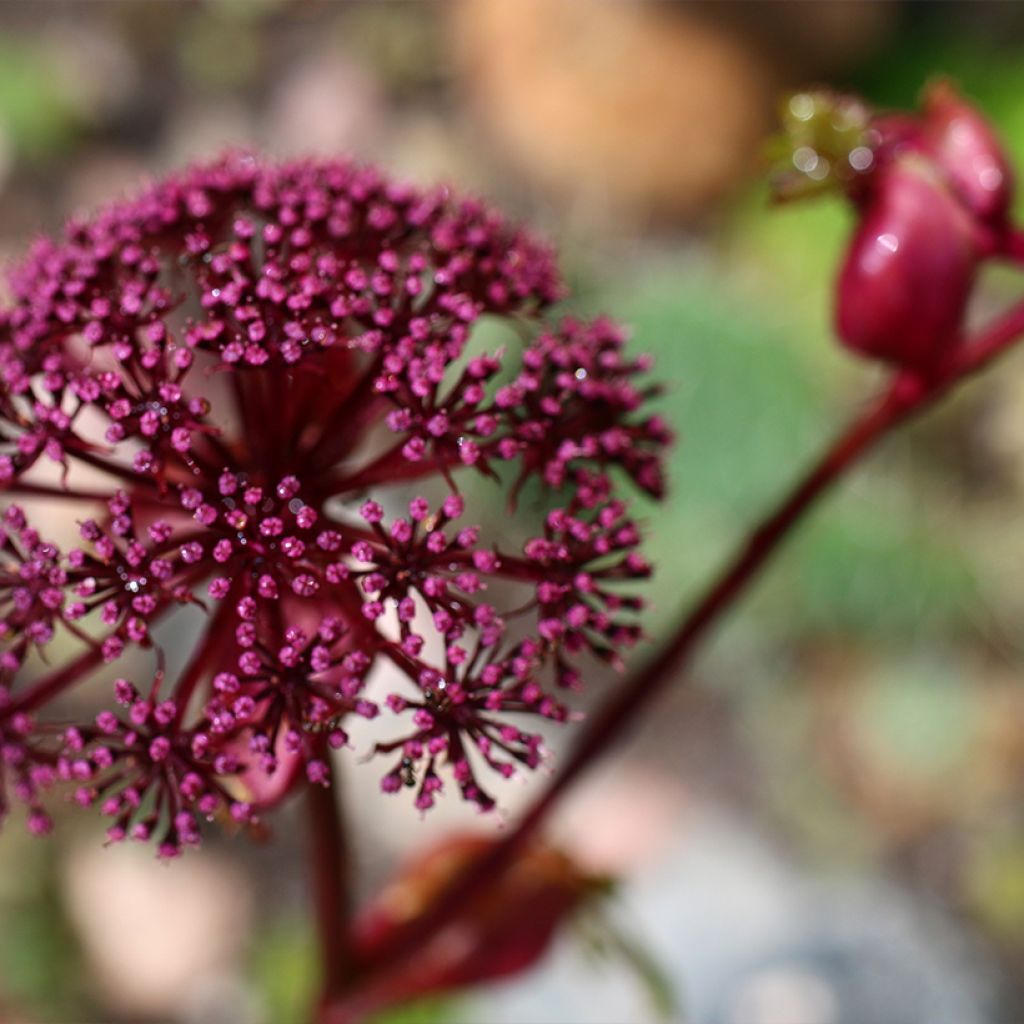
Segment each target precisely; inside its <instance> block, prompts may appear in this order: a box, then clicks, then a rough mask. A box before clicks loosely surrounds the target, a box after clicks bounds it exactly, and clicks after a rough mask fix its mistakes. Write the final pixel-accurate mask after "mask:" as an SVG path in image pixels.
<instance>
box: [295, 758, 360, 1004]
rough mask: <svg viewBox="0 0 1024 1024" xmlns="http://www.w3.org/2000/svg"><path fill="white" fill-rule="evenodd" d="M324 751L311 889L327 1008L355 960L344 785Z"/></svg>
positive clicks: (310, 801)
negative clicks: (325, 780)
mask: <svg viewBox="0 0 1024 1024" xmlns="http://www.w3.org/2000/svg"><path fill="white" fill-rule="evenodd" d="M321 746H322V747H323V749H322V750H320V751H318V755H317V756H318V757H321V758H322V759H323V760H324V761H325V762H326V763H327V765H328V766H329V768H330V772H331V780H330V782H331V784H330V786H329V787H328V786H321V785H313V784H310V785H308V786H307V787H306V789H307V794H306V802H307V807H308V810H309V849H310V879H309V882H310V890H311V893H312V897H313V905H314V912H315V914H316V923H317V935H318V937H319V940H320V941H319V946H320V956H321V971H322V981H321V992H322V1007H323V1009H324V1011H325V1012H326V1007H327V1006H328V1004H329V1003H330V1002H331V1001H332V1000H333V999H335V998H336V997H337V996H338V995H339V994H340V993H341V992H343V991H345V989H346V987H347V986H348V985H349V983H350V981H351V980H352V972H353V967H354V961H353V957H352V949H351V943H350V939H349V934H350V923H351V893H350V892H349V877H348V876H349V850H348V845H347V843H346V841H345V835H344V832H343V830H342V817H341V813H340V809H339V807H338V798H339V796H340V792H339V791H340V786H339V784H338V778H337V772H336V771H335V768H334V763H333V760H332V758H331V756H330V750H329V749H328V747H327V744H326V743H321Z"/></svg>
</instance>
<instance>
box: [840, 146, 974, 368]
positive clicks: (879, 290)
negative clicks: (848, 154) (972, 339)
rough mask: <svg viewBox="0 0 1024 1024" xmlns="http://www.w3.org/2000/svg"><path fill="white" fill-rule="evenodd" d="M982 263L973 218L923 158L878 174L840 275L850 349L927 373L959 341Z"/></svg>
mask: <svg viewBox="0 0 1024 1024" xmlns="http://www.w3.org/2000/svg"><path fill="white" fill-rule="evenodd" d="M978 259H979V254H978V249H977V245H976V242H975V229H974V226H973V224H972V222H971V218H970V215H969V214H968V212H967V211H966V210H965V209H964V207H963V206H962V205H961V204H960V202H959V201H958V200H957V198H956V197H955V196H954V195H953V194H952V193H951V191H950V190H949V188H948V187H947V186H946V185H945V183H944V182H943V181H942V180H941V179H939V178H938V177H937V175H936V174H935V172H934V171H933V170H932V169H931V168H930V167H929V166H928V165H927V164H926V163H924V162H923V161H922V160H920V159H919V158H918V157H916V156H907V157H904V158H901V159H899V160H897V161H895V162H893V163H892V164H890V165H889V166H888V167H886V168H884V169H883V170H882V171H880V173H879V177H878V180H877V182H876V183H875V185H874V187H873V189H872V191H871V193H870V196H869V197H868V198H867V200H866V202H865V205H864V208H863V213H862V218H861V223H860V226H859V227H858V229H857V232H856V235H855V236H854V239H853V242H852V244H851V246H850V249H849V251H848V253H847V256H846V260H845V262H844V264H843V267H842V270H841V272H840V275H839V282H838V298H837V304H836V324H837V330H838V333H839V337H840V339H841V341H842V343H843V344H844V345H846V347H847V348H850V349H853V350H854V351H855V352H859V353H860V354H861V355H865V356H869V357H871V358H874V359H880V360H882V361H883V362H887V363H892V364H894V365H896V366H900V367H907V368H913V369H917V370H922V371H927V370H929V369H932V368H934V367H936V366H937V365H938V364H939V363H940V362H941V361H942V359H943V358H944V357H945V356H946V355H947V354H948V353H949V351H950V350H951V348H953V347H954V346H955V345H956V344H957V342H958V340H959V334H960V330H961V327H962V324H963V318H964V312H965V309H966V306H967V300H968V297H969V295H970V292H971V287H972V285H973V283H974V275H975V270H976V268H977V264H978Z"/></svg>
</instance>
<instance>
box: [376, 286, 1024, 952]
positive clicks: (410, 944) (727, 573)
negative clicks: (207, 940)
mask: <svg viewBox="0 0 1024 1024" xmlns="http://www.w3.org/2000/svg"><path fill="white" fill-rule="evenodd" d="M1022 333H1024V303H1022V304H1020V305H1018V306H1015V307H1013V308H1012V309H1011V310H1010V311H1009V312H1007V313H1006V314H1005V315H1004V316H1002V317H1001V318H999V319H998V320H997V321H995V322H994V323H993V324H992V325H991V326H990V327H989V328H988V329H986V330H985V331H984V332H982V333H981V334H979V335H978V336H977V337H976V338H975V339H974V341H973V342H972V343H971V344H969V345H967V346H965V347H963V348H961V349H960V350H959V351H958V352H957V354H956V355H955V356H954V357H953V358H952V360H951V361H950V362H949V363H948V364H947V365H946V366H944V367H943V368H942V369H941V371H939V372H937V373H936V374H935V375H934V376H933V377H931V378H928V379H923V378H919V377H915V376H911V375H909V374H902V375H898V376H897V377H895V378H894V379H893V382H892V384H891V386H890V388H889V389H888V391H887V392H886V393H885V394H884V395H883V396H882V397H881V398H880V399H879V400H878V401H876V402H875V403H874V404H873V405H871V406H869V407H868V408H867V409H866V410H865V411H864V412H862V413H861V414H860V415H859V416H857V417H856V418H855V419H854V420H853V422H852V423H851V424H850V425H849V426H848V427H847V429H846V430H844V431H843V432H842V433H841V434H840V435H839V437H838V438H837V439H836V440H835V441H834V442H833V443H832V444H831V445H829V447H828V448H827V449H826V451H825V453H824V455H823V456H822V457H821V458H820V459H819V460H818V461H817V462H816V463H815V464H814V465H813V466H812V467H811V469H810V470H809V472H807V473H806V474H805V475H804V476H803V477H802V478H801V479H800V480H799V481H798V482H797V484H796V486H795V487H794V488H793V489H792V490H791V491H790V492H789V493H788V494H787V496H786V497H785V498H784V499H783V501H782V502H781V503H780V504H779V505H778V506H777V507H776V508H775V510H773V511H772V512H771V513H770V514H769V515H768V516H767V517H766V518H764V519H763V520H762V521H761V522H760V523H759V524H757V525H756V526H755V528H754V529H753V530H752V531H751V532H750V533H749V534H748V536H747V537H746V539H745V540H744V541H743V542H742V543H741V544H740V545H739V547H738V548H737V550H736V552H735V553H734V555H733V556H732V558H730V559H729V560H728V562H727V563H726V565H725V568H724V569H723V570H722V572H721V573H719V575H718V576H717V577H716V578H715V580H714V581H713V582H712V583H711V585H710V586H709V588H708V589H707V590H706V591H705V592H704V593H703V594H702V595H701V596H700V597H699V598H698V599H697V601H696V602H695V603H694V604H693V605H692V606H691V608H690V609H689V611H687V612H685V613H684V614H683V615H682V616H681V618H680V620H679V623H678V625H677V627H676V629H675V631H674V633H673V634H672V637H671V639H670V640H669V642H668V643H667V644H666V646H665V647H664V648H663V649H662V650H661V652H660V653H659V654H658V656H657V657H656V658H655V659H654V660H653V661H652V662H651V663H650V664H649V665H647V666H646V667H645V668H644V669H643V670H641V671H640V672H639V674H637V675H636V676H634V677H633V678H632V679H631V680H630V681H629V682H628V683H627V684H626V685H625V686H623V688H622V689H621V690H619V691H618V693H617V694H616V695H615V696H613V697H612V699H611V700H610V701H609V702H608V703H607V704H606V705H605V706H604V708H603V709H602V710H600V711H599V712H598V713H597V715H596V716H595V717H594V718H592V719H591V720H590V722H589V723H588V725H587V726H586V728H585V730H584V732H583V734H582V736H581V738H580V740H579V742H578V743H577V745H576V747H575V748H574V749H573V751H572V753H571V754H570V756H569V758H568V760H567V761H566V762H565V763H564V764H563V765H562V766H561V770H560V772H559V774H558V775H557V776H556V777H555V779H554V781H553V782H552V783H551V784H550V785H549V786H548V788H547V790H546V791H545V792H544V793H542V794H541V796H540V797H539V798H538V799H537V800H536V801H535V802H534V804H533V805H532V806H531V807H530V808H529V809H528V811H527V812H526V814H525V815H524V816H523V817H522V818H521V819H520V821H519V822H518V824H517V825H516V827H515V828H513V829H512V830H511V831H510V832H509V833H508V835H506V836H505V837H504V838H503V839H502V840H501V841H500V842H499V843H497V844H496V845H495V846H494V847H493V848H492V849H491V851H490V852H489V853H488V855H487V856H486V857H483V858H481V859H480V860H479V861H477V862H475V863H474V864H472V865H471V866H470V867H468V868H467V869H466V871H464V872H463V873H461V874H459V875H457V876H456V877H455V878H454V879H453V880H452V882H451V883H450V884H449V885H448V886H447V888H446V889H445V890H444V891H443V892H442V893H440V894H438V896H437V898H436V899H435V900H434V901H433V903H432V904H431V907H430V908H429V909H428V910H427V911H426V912H425V913H424V914H422V915H421V916H420V917H418V918H416V919H414V920H413V921H411V922H410V923H409V924H408V925H407V926H406V927H404V928H403V929H400V930H398V931H397V932H396V933H395V934H394V935H393V936H392V937H391V939H390V940H389V941H388V942H387V943H385V944H383V945H382V946H381V947H380V948H379V949H378V950H375V952H374V957H373V961H372V963H368V964H366V965H364V969H365V970H370V971H373V972H377V971H380V970H382V969H385V968H386V969H388V970H392V969H394V968H395V967H396V966H397V965H398V964H399V963H401V962H402V961H404V960H405V959H406V958H407V957H408V956H410V955H411V954H413V953H415V952H416V951H417V950H418V949H420V948H421V946H422V945H423V944H424V943H425V942H427V941H429V940H430V939H431V938H432V937H433V936H434V935H436V934H437V933H438V931H439V930H440V929H441V928H442V927H443V926H444V925H445V924H447V923H448V922H450V921H451V920H453V919H454V918H455V917H456V915H457V914H458V913H460V912H461V911H462V910H463V909H464V908H465V907H466V905H467V904H468V903H469V901H470V900H471V899H472V898H473V897H474V896H475V895H476V894H477V893H478V892H479V891H480V890H481V889H482V888H483V887H484V886H485V885H486V884H488V883H489V882H493V880H494V878H495V877H496V876H497V875H498V874H500V873H501V872H502V871H503V870H505V869H506V868H507V867H508V866H509V864H510V863H511V862H512V860H513V858H514V857H515V854H516V853H517V852H518V850H519V849H520V848H521V846H522V845H523V843H524V842H525V841H526V840H527V839H528V838H530V837H531V836H532V835H533V834H534V833H535V832H536V831H537V830H538V828H539V827H540V825H541V824H542V822H543V821H544V820H545V818H546V817H547V815H548V813H549V812H550V810H551V808H552V807H553V806H554V805H555V803H556V802H557V800H558V799H559V797H560V796H561V795H562V794H563V793H564V792H565V791H566V790H567V789H568V788H569V786H570V785H571V784H572V783H573V782H574V781H575V780H576V779H577V778H578V777H579V776H580V775H581V774H582V773H583V772H584V771H585V770H586V768H587V767H589V765H590V764H591V762H592V761H594V759H595V758H596V757H597V756H598V755H602V754H604V753H605V752H606V751H607V750H608V748H609V747H610V746H611V745H612V744H613V743H614V742H616V741H618V740H619V739H621V738H622V736H623V735H624V734H625V733H626V732H627V730H628V729H629V727H630V726H632V724H633V723H634V721H635V720H636V719H637V718H638V717H639V715H640V714H641V712H642V711H645V710H646V709H647V707H648V706H649V704H650V703H651V701H652V700H653V699H654V697H656V696H657V695H658V694H659V693H660V692H661V691H662V690H663V689H664V688H665V687H666V686H667V685H668V684H669V683H670V682H672V681H678V673H679V671H680V670H681V669H682V668H683V667H684V666H685V665H686V664H687V662H688V661H689V659H690V657H691V656H692V655H693V653H694V651H695V649H696V648H697V646H698V644H699V642H700V641H701V640H702V639H704V638H705V637H706V636H707V635H708V633H709V631H710V629H711V627H712V626H714V625H715V624H716V623H717V622H718V621H719V619H720V618H721V617H722V615H723V613H724V612H726V611H727V610H728V609H730V608H731V607H732V606H733V604H734V603H735V601H736V600H737V599H738V598H739V597H740V596H741V595H742V594H743V593H744V592H745V591H746V589H747V588H748V586H749V585H750V583H751V582H753V580H754V579H755V578H756V576H757V574H758V573H759V571H760V570H761V569H762V568H763V567H764V565H765V564H766V563H767V562H768V561H769V559H770V558H771V556H772V555H773V554H774V553H775V552H776V551H777V550H778V549H779V547H780V545H781V543H782V541H783V540H784V539H785V538H786V537H787V536H789V533H790V531H791V530H792V529H793V527H794V526H796V524H797V523H798V522H799V521H800V520H801V519H802V518H803V517H804V515H805V514H806V513H807V512H808V510H809V509H810V508H811V507H812V506H813V505H814V504H815V502H816V501H817V500H818V499H819V498H820V497H821V496H822V495H823V494H824V493H826V492H827V491H828V489H829V488H830V487H831V486H832V485H833V484H834V483H835V482H836V481H837V480H839V479H840V478H841V477H842V475H843V474H844V473H845V472H846V471H847V470H848V469H850V467H851V466H853V465H854V464H855V463H857V462H858V461H859V460H860V459H861V458H862V457H863V456H864V455H865V454H866V453H867V452H869V451H870V450H871V449H872V448H873V447H874V446H875V445H876V444H877V443H878V442H879V441H880V440H881V439H882V438H883V437H884V436H886V435H887V434H888V433H889V432H890V431H891V430H892V429H894V428H895V427H897V426H899V425H900V424H902V423H904V422H905V421H906V420H907V419H909V418H910V417H911V416H912V415H914V414H915V413H917V412H919V411H921V410H922V409H923V408H925V407H927V406H929V405H932V404H933V403H934V402H935V401H936V400H937V399H938V398H940V397H941V396H942V395H944V394H945V393H946V392H947V391H948V390H949V389H950V388H951V387H952V386H953V385H954V384H956V383H957V382H958V381H960V380H962V379H963V378H964V377H966V376H968V375H970V374H973V373H975V372H977V371H978V370H980V369H981V368H982V367H984V366H985V365H987V364H988V363H989V362H991V361H992V360H993V359H995V358H996V357H997V356H999V355H1000V354H1002V353H1003V352H1004V351H1005V350H1006V349H1008V348H1009V347H1010V346H1011V345H1012V344H1014V343H1015V342H1016V341H1017V340H1018V338H1019V337H1020V335H1021V334H1022Z"/></svg>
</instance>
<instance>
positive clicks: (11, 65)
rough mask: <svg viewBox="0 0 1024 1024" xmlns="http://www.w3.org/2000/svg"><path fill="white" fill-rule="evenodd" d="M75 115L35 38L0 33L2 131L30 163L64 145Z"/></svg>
mask: <svg viewBox="0 0 1024 1024" xmlns="http://www.w3.org/2000/svg"><path fill="white" fill-rule="evenodd" d="M76 121H77V119H76V115H75V112H74V110H73V109H72V107H71V105H70V104H69V102H68V99H67V97H66V96H65V94H64V93H63V91H62V90H61V88H60V86H59V85H58V83H57V82H56V81H55V79H54V76H53V73H52V68H51V67H50V66H49V61H48V60H47V57H46V54H45V53H44V51H43V50H42V48H41V47H40V46H39V45H38V43H36V42H34V41H33V40H31V39H29V40H24V39H16V38H14V37H11V36H7V37H5V36H3V35H0V133H2V135H4V136H6V137H7V139H8V140H9V142H10V144H11V146H12V147H13V149H14V151H15V152H16V153H17V154H18V155H19V156H21V157H23V158H25V159H27V160H28V161H29V162H35V161H38V160H42V159H44V158H46V157H48V156H51V155H53V154H55V153H57V152H59V151H60V150H62V149H64V148H65V147H66V146H67V145H68V144H69V143H70V141H71V139H72V137H73V133H74V131H75V127H76Z"/></svg>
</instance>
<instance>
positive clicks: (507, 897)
mask: <svg viewBox="0 0 1024 1024" xmlns="http://www.w3.org/2000/svg"><path fill="white" fill-rule="evenodd" d="M493 845H494V841H493V840H491V839H489V838H486V837H483V836H479V835H456V836H453V837H451V838H449V839H446V840H443V841H442V842H440V843H438V844H437V845H436V846H434V847H433V848H431V849H430V850H428V851H427V852H426V853H425V854H420V855H418V856H416V857H415V858H414V859H413V860H412V861H410V862H409V863H408V864H407V865H406V866H405V867H404V868H402V869H400V870H399V872H398V874H397V875H396V876H395V877H394V878H393V879H392V881H391V882H389V883H388V885H387V886H386V887H385V888H384V890H383V891H382V892H381V893H380V894H379V895H378V896H377V897H376V898H375V899H374V900H373V901H372V902H371V903H370V905H369V906H368V907H366V908H365V909H364V910H363V911H362V913H360V914H359V915H358V916H357V918H356V922H355V927H354V938H355V944H356V948H357V951H358V954H359V956H360V957H361V958H363V959H368V960H369V961H371V962H372V959H373V956H374V954H375V952H376V951H377V950H378V949H380V948H381V947H382V946H386V944H387V942H388V940H389V939H390V938H391V937H392V936H393V935H394V933H395V932H396V931H398V930H400V929H401V928H402V927H404V926H406V925H408V924H409V923H410V922H412V921H414V920H415V919H416V918H418V917H420V916H421V915H423V914H425V913H428V912H429V911H430V910H431V908H432V907H433V905H434V904H435V902H436V900H437V899H438V898H439V897H441V896H443V894H444V893H445V892H446V887H447V885H448V884H449V883H450V882H451V880H452V878H454V877H455V876H456V874H457V873H458V872H460V871H463V870H465V869H466V868H467V867H468V866H469V865H471V864H472V863H473V862H475V861H477V860H479V859H480V858H481V857H483V856H485V855H486V854H487V853H488V852H489V851H490V849H491V848H492V846H493ZM608 885H609V883H608V882H607V880H606V879H602V878H595V877H593V876H590V875H587V874H585V873H584V872H583V871H582V870H581V869H580V868H579V867H578V866H577V865H576V864H575V863H574V862H573V861H572V860H571V859H570V858H569V857H567V856H566V855H565V854H564V853H561V852H559V851H557V850H554V849H552V848H551V847H547V846H541V845H539V844H534V845H532V846H528V847H527V848H525V849H524V850H523V851H522V852H521V853H519V854H517V856H516V860H515V861H514V862H513V863H512V865H511V866H510V867H509V868H508V869H507V870H505V871H504V872H502V873H501V874H500V875H498V876H497V877H495V878H494V879H493V881H492V883H491V884H490V885H488V886H487V887H486V888H485V889H484V890H483V892H482V893H481V894H480V895H479V896H477V897H476V898H475V899H472V900H470V901H469V903H468V905H467V906H466V907H465V908H464V909H463V910H462V911H461V912H460V913H459V914H458V916H457V917H456V918H455V919H454V920H453V921H452V922H451V924H450V925H449V926H448V928H447V929H445V930H444V931H442V932H441V933H440V934H439V935H438V936H437V937H436V938H435V939H434V940H433V941H432V942H430V943H428V944H427V945H426V947H425V948H424V949H422V950H421V951H420V952H419V953H418V954H417V956H416V957H415V959H413V960H410V961H408V962H402V963H401V964H400V965H399V969H398V970H396V971H394V972H388V971H387V970H384V971H383V972H382V973H381V974H380V975H379V976H378V980H377V981H376V983H375V984H374V983H371V984H369V985H366V986H363V987H362V988H360V990H359V992H358V993H356V994H355V995H354V996H353V997H352V998H351V1000H350V1001H346V1002H343V1003H338V1004H335V1005H334V1006H333V1007H332V1013H331V1015H330V1017H329V1018H328V1019H329V1020H330V1021H331V1024H350V1022H353V1021H361V1020H365V1019H367V1017H368V1016H369V1015H370V1013H371V1012H376V1011H379V1010H381V1009H383V1008H385V1007H387V1006H392V1005H395V1004H397V1003H401V1002H405V1001H408V1000H410V999H413V998H417V997H422V996H425V995H429V994H435V993H441V992H446V991H450V990H452V989H455V988H461V987H463V986H466V985H473V984H478V983H480V982H484V981H490V980H493V979H495V978H501V977H507V976H509V975H513V974H517V973H519V972H520V971H524V970H526V969H527V968H529V967H531V966H532V965H534V964H535V963H536V962H537V961H538V960H539V959H540V958H541V957H542V956H543V955H544V953H545V952H546V951H547V949H548V946H549V945H550V944H551V941H552V938H553V937H554V935H555V934H556V932H557V930H558V929H559V928H560V927H561V926H562V925H564V924H565V923H566V921H567V919H568V918H569V917H571V915H572V913H573V912H574V911H575V910H576V909H578V908H579V907H580V906H581V904H583V903H584V902H586V901H588V900H590V899H593V898H595V897H597V896H600V895H601V894H602V893H604V892H606V891H607V889H608Z"/></svg>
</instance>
